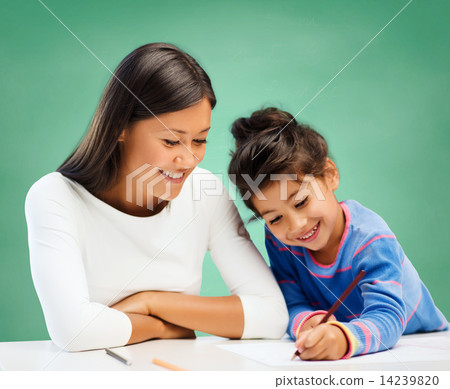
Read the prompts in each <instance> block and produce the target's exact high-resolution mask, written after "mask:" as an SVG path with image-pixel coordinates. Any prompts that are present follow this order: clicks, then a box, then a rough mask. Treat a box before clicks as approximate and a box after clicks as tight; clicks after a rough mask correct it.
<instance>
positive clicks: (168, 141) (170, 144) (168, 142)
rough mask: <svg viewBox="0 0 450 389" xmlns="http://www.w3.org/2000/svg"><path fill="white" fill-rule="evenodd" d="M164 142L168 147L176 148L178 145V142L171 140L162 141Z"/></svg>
mask: <svg viewBox="0 0 450 389" xmlns="http://www.w3.org/2000/svg"><path fill="white" fill-rule="evenodd" d="M164 142H166V145H168V146H176V145H178V144H180V141H179V140H177V141H173V140H169V139H164Z"/></svg>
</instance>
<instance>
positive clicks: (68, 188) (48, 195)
mask: <svg viewBox="0 0 450 389" xmlns="http://www.w3.org/2000/svg"><path fill="white" fill-rule="evenodd" d="M75 186H76V184H75V183H74V182H73V181H72V180H70V179H69V178H67V177H64V176H63V175H62V174H61V173H59V172H51V173H48V174H46V175H45V176H43V177H41V178H40V179H39V180H37V181H36V182H35V183H34V184H33V185H32V186H31V187H30V189H29V190H28V193H27V195H26V199H25V204H30V203H33V204H34V205H37V204H42V203H43V202H46V201H58V202H60V203H64V204H66V205H67V204H68V203H70V202H73V201H75V199H76V194H75Z"/></svg>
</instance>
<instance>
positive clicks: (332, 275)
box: [308, 269, 334, 278]
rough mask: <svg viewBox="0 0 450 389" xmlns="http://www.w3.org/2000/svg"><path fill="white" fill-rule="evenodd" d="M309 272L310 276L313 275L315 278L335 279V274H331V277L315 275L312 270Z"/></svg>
mask: <svg viewBox="0 0 450 389" xmlns="http://www.w3.org/2000/svg"><path fill="white" fill-rule="evenodd" d="M308 271H309V273H310V274H312V275H313V276H314V277H318V278H333V277H334V274H331V275H324V274H316V273H313V272H312V271H311V270H309V269H308Z"/></svg>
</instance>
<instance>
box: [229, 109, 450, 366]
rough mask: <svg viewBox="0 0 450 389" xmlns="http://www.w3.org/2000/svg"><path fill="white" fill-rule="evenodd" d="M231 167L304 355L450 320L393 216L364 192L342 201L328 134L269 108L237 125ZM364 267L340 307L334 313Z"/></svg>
mask: <svg viewBox="0 0 450 389" xmlns="http://www.w3.org/2000/svg"><path fill="white" fill-rule="evenodd" d="M232 133H233V136H234V137H235V139H236V151H235V152H234V153H233V155H232V160H231V162H230V167H229V171H228V173H229V174H230V177H231V178H232V179H233V181H234V182H235V184H236V186H237V187H238V189H239V191H240V193H241V195H242V198H243V199H244V202H245V203H246V205H247V206H248V207H249V208H250V209H251V210H252V211H253V212H254V213H255V215H256V217H257V218H258V219H261V218H262V219H264V221H265V230H266V248H267V251H268V254H269V258H270V263H271V267H272V271H273V273H274V275H275V277H276V279H277V281H278V283H279V285H280V288H281V290H282V292H283V294H284V298H285V300H286V304H287V307H288V310H289V326H288V333H289V335H290V337H291V338H292V339H293V340H295V341H296V346H297V348H298V351H299V352H300V357H301V358H302V359H311V360H322V359H340V358H350V357H352V356H355V355H362V354H367V353H373V352H377V351H381V350H385V349H388V348H390V347H392V346H394V345H395V343H396V342H397V341H398V339H399V338H400V336H401V335H402V334H410V333H415V332H427V331H439V330H446V329H447V328H448V323H447V320H446V319H445V317H444V315H443V314H442V313H441V312H440V311H439V310H438V309H437V308H436V306H435V305H434V303H433V300H432V298H431V296H430V293H429V292H428V290H427V288H426V287H425V285H424V284H423V283H422V281H421V280H420V278H419V276H418V274H417V272H416V270H415V269H414V267H413V265H412V264H411V262H410V261H409V259H408V258H407V256H406V255H405V253H404V252H403V249H402V247H401V246H400V244H399V243H398V241H397V239H396V237H395V235H394V234H393V233H392V231H391V230H390V229H389V227H388V226H387V224H386V222H385V221H384V220H383V219H382V218H381V217H380V216H378V215H377V214H376V213H375V212H373V211H371V210H369V209H367V208H365V207H363V206H362V205H361V204H359V203H358V202H356V201H354V200H347V201H343V202H341V203H339V202H338V201H337V200H336V197H335V195H334V191H335V190H336V189H337V188H338V185H339V173H338V170H337V168H336V165H335V164H334V163H333V162H332V161H331V160H330V159H329V158H328V147H327V143H326V142H325V139H324V138H323V137H322V136H321V135H319V134H318V133H317V132H316V131H314V130H312V129H311V128H310V127H308V126H306V125H302V124H298V123H297V122H296V121H295V119H294V118H293V117H292V115H290V114H289V113H287V112H283V111H280V110H278V109H276V108H267V109H264V110H261V111H256V112H254V113H253V114H252V115H251V117H249V118H240V119H238V120H236V121H235V122H234V123H233V126H232ZM361 270H364V271H365V272H366V275H365V276H364V277H363V279H362V280H361V281H360V282H359V283H358V285H357V287H356V288H355V289H354V290H353V291H352V292H351V293H350V295H349V296H348V297H347V299H346V300H345V301H344V302H343V303H342V304H341V306H340V307H339V309H338V310H337V311H336V313H335V315H334V316H332V317H331V318H330V319H329V320H328V321H327V322H326V323H325V324H319V323H320V321H321V319H322V318H323V316H324V315H325V314H326V311H327V310H328V309H329V308H330V307H331V306H332V305H333V303H334V302H335V301H336V300H337V298H338V297H339V296H340V295H341V294H342V292H343V291H344V290H345V289H346V288H347V286H348V285H349V284H350V283H351V282H352V280H353V279H354V278H355V277H356V275H357V274H358V273H359V272H360V271H361Z"/></svg>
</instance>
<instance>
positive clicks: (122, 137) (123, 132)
mask: <svg viewBox="0 0 450 389" xmlns="http://www.w3.org/2000/svg"><path fill="white" fill-rule="evenodd" d="M126 131H127V129H126V128H124V129H123V130H122V132H121V133H120V135H119V138H118V139H117V141H118V142H124V141H125V133H126Z"/></svg>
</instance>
